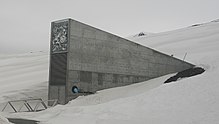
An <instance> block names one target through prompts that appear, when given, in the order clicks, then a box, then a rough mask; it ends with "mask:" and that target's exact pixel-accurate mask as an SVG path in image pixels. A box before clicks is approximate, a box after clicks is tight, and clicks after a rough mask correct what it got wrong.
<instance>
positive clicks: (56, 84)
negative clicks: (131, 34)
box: [49, 19, 193, 104]
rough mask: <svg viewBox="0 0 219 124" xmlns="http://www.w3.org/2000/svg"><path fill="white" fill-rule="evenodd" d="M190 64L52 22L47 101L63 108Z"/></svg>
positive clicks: (62, 22)
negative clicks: (78, 99) (73, 101)
mask: <svg viewBox="0 0 219 124" xmlns="http://www.w3.org/2000/svg"><path fill="white" fill-rule="evenodd" d="M191 67H193V65H192V64H190V63H187V62H185V61H182V60H179V59H177V58H174V57H171V56H169V55H166V54H164V53H161V52H158V51H156V50H153V49H151V48H148V47H145V46H142V45H139V44H137V43H134V42H132V41H129V40H127V39H124V38H121V37H118V36H116V35H113V34H110V33H107V32H105V31H102V30H100V29H97V28H94V27H92V26H89V25H86V24H83V23H81V22H78V21H75V20H72V19H64V20H60V21H55V22H52V24H51V42H50V73H49V99H58V103H59V104H66V103H67V102H68V101H69V100H71V99H74V98H76V97H77V96H78V95H81V94H87V93H94V92H95V91H98V90H101V89H106V88H112V87H118V86H124V85H129V84H133V83H138V82H141V81H146V80H149V79H152V78H155V77H159V76H162V75H166V74H169V73H174V72H179V71H182V70H185V69H188V68H191Z"/></svg>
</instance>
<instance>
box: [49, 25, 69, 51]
mask: <svg viewBox="0 0 219 124" xmlns="http://www.w3.org/2000/svg"><path fill="white" fill-rule="evenodd" d="M51 40H52V41H51V42H52V43H51V45H52V48H51V50H52V53H59V52H67V44H68V21H64V22H59V23H53V27H52V39H51Z"/></svg>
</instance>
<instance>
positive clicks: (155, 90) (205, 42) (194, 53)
mask: <svg viewBox="0 0 219 124" xmlns="http://www.w3.org/2000/svg"><path fill="white" fill-rule="evenodd" d="M129 39H131V40H133V41H135V42H137V43H140V44H143V45H145V46H149V47H151V48H154V49H157V50H159V51H162V52H164V53H167V54H169V55H170V54H173V55H174V56H175V57H177V58H180V59H182V58H183V57H184V55H185V53H187V56H186V61H189V62H191V63H193V64H196V65H198V66H202V67H204V68H205V69H206V72H204V73H203V74H201V75H197V76H194V77H190V78H185V79H181V80H179V81H177V82H174V83H169V84H164V85H162V83H163V82H164V81H165V80H166V79H167V78H168V77H170V76H171V75H166V76H163V77H159V78H156V79H152V80H149V81H145V82H142V83H138V84H133V85H130V86H125V87H118V88H112V89H107V90H102V91H99V92H97V94H94V95H89V96H81V97H79V98H77V99H75V100H72V101H71V102H69V103H68V104H67V105H57V106H56V107H54V108H50V109H47V110H45V111H41V112H37V113H17V114H8V113H1V114H2V115H4V116H7V117H20V118H29V119H36V120H39V121H41V123H42V124H60V123H63V124H69V123H79V124H85V123H89V124H112V123H113V124H133V123H135V124H145V123H148V124H217V123H218V122H219V118H218V117H219V83H218V81H219V77H218V74H219V22H218V21H213V22H210V23H205V24H202V25H198V26H190V27H187V28H184V29H179V30H175V31H169V32H163V33H158V34H150V35H145V36H141V37H136V36H135V37H129ZM47 82H48V54H47V53H29V54H23V55H0V84H1V87H0V104H1V105H3V103H4V102H6V101H8V100H11V99H19V98H25V97H43V98H44V99H46V96H47V85H48V84H47ZM45 95H46V96H45ZM0 107H1V106H0ZM1 118H2V117H1Z"/></svg>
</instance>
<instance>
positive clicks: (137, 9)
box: [0, 0, 219, 54]
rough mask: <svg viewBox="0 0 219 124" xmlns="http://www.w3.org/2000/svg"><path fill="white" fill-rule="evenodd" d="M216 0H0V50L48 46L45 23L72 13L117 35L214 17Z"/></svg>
mask: <svg viewBox="0 0 219 124" xmlns="http://www.w3.org/2000/svg"><path fill="white" fill-rule="evenodd" d="M218 5H219V0H0V27H1V29H0V34H1V36H0V43H1V45H0V54H4V53H23V52H30V51H40V50H42V51H48V48H49V39H50V23H51V22H52V21H55V20H59V19H64V18H72V19H75V20H78V21H81V22H83V23H86V24H88V25H92V26H94V27H97V28H100V29H102V30H105V31H108V32H111V33H113V34H116V35H119V36H121V37H126V36H129V35H132V34H136V33H139V32H141V31H145V32H153V33H158V32H164V31H170V30H175V29H179V28H183V27H187V26H190V25H192V24H196V23H203V22H209V21H212V20H215V19H219V6H218Z"/></svg>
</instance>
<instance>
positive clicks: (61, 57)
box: [50, 53, 67, 85]
mask: <svg viewBox="0 0 219 124" xmlns="http://www.w3.org/2000/svg"><path fill="white" fill-rule="evenodd" d="M50 64H51V65H50V69H51V70H50V85H65V84H66V69H67V53H59V54H53V55H51V60H50Z"/></svg>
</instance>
